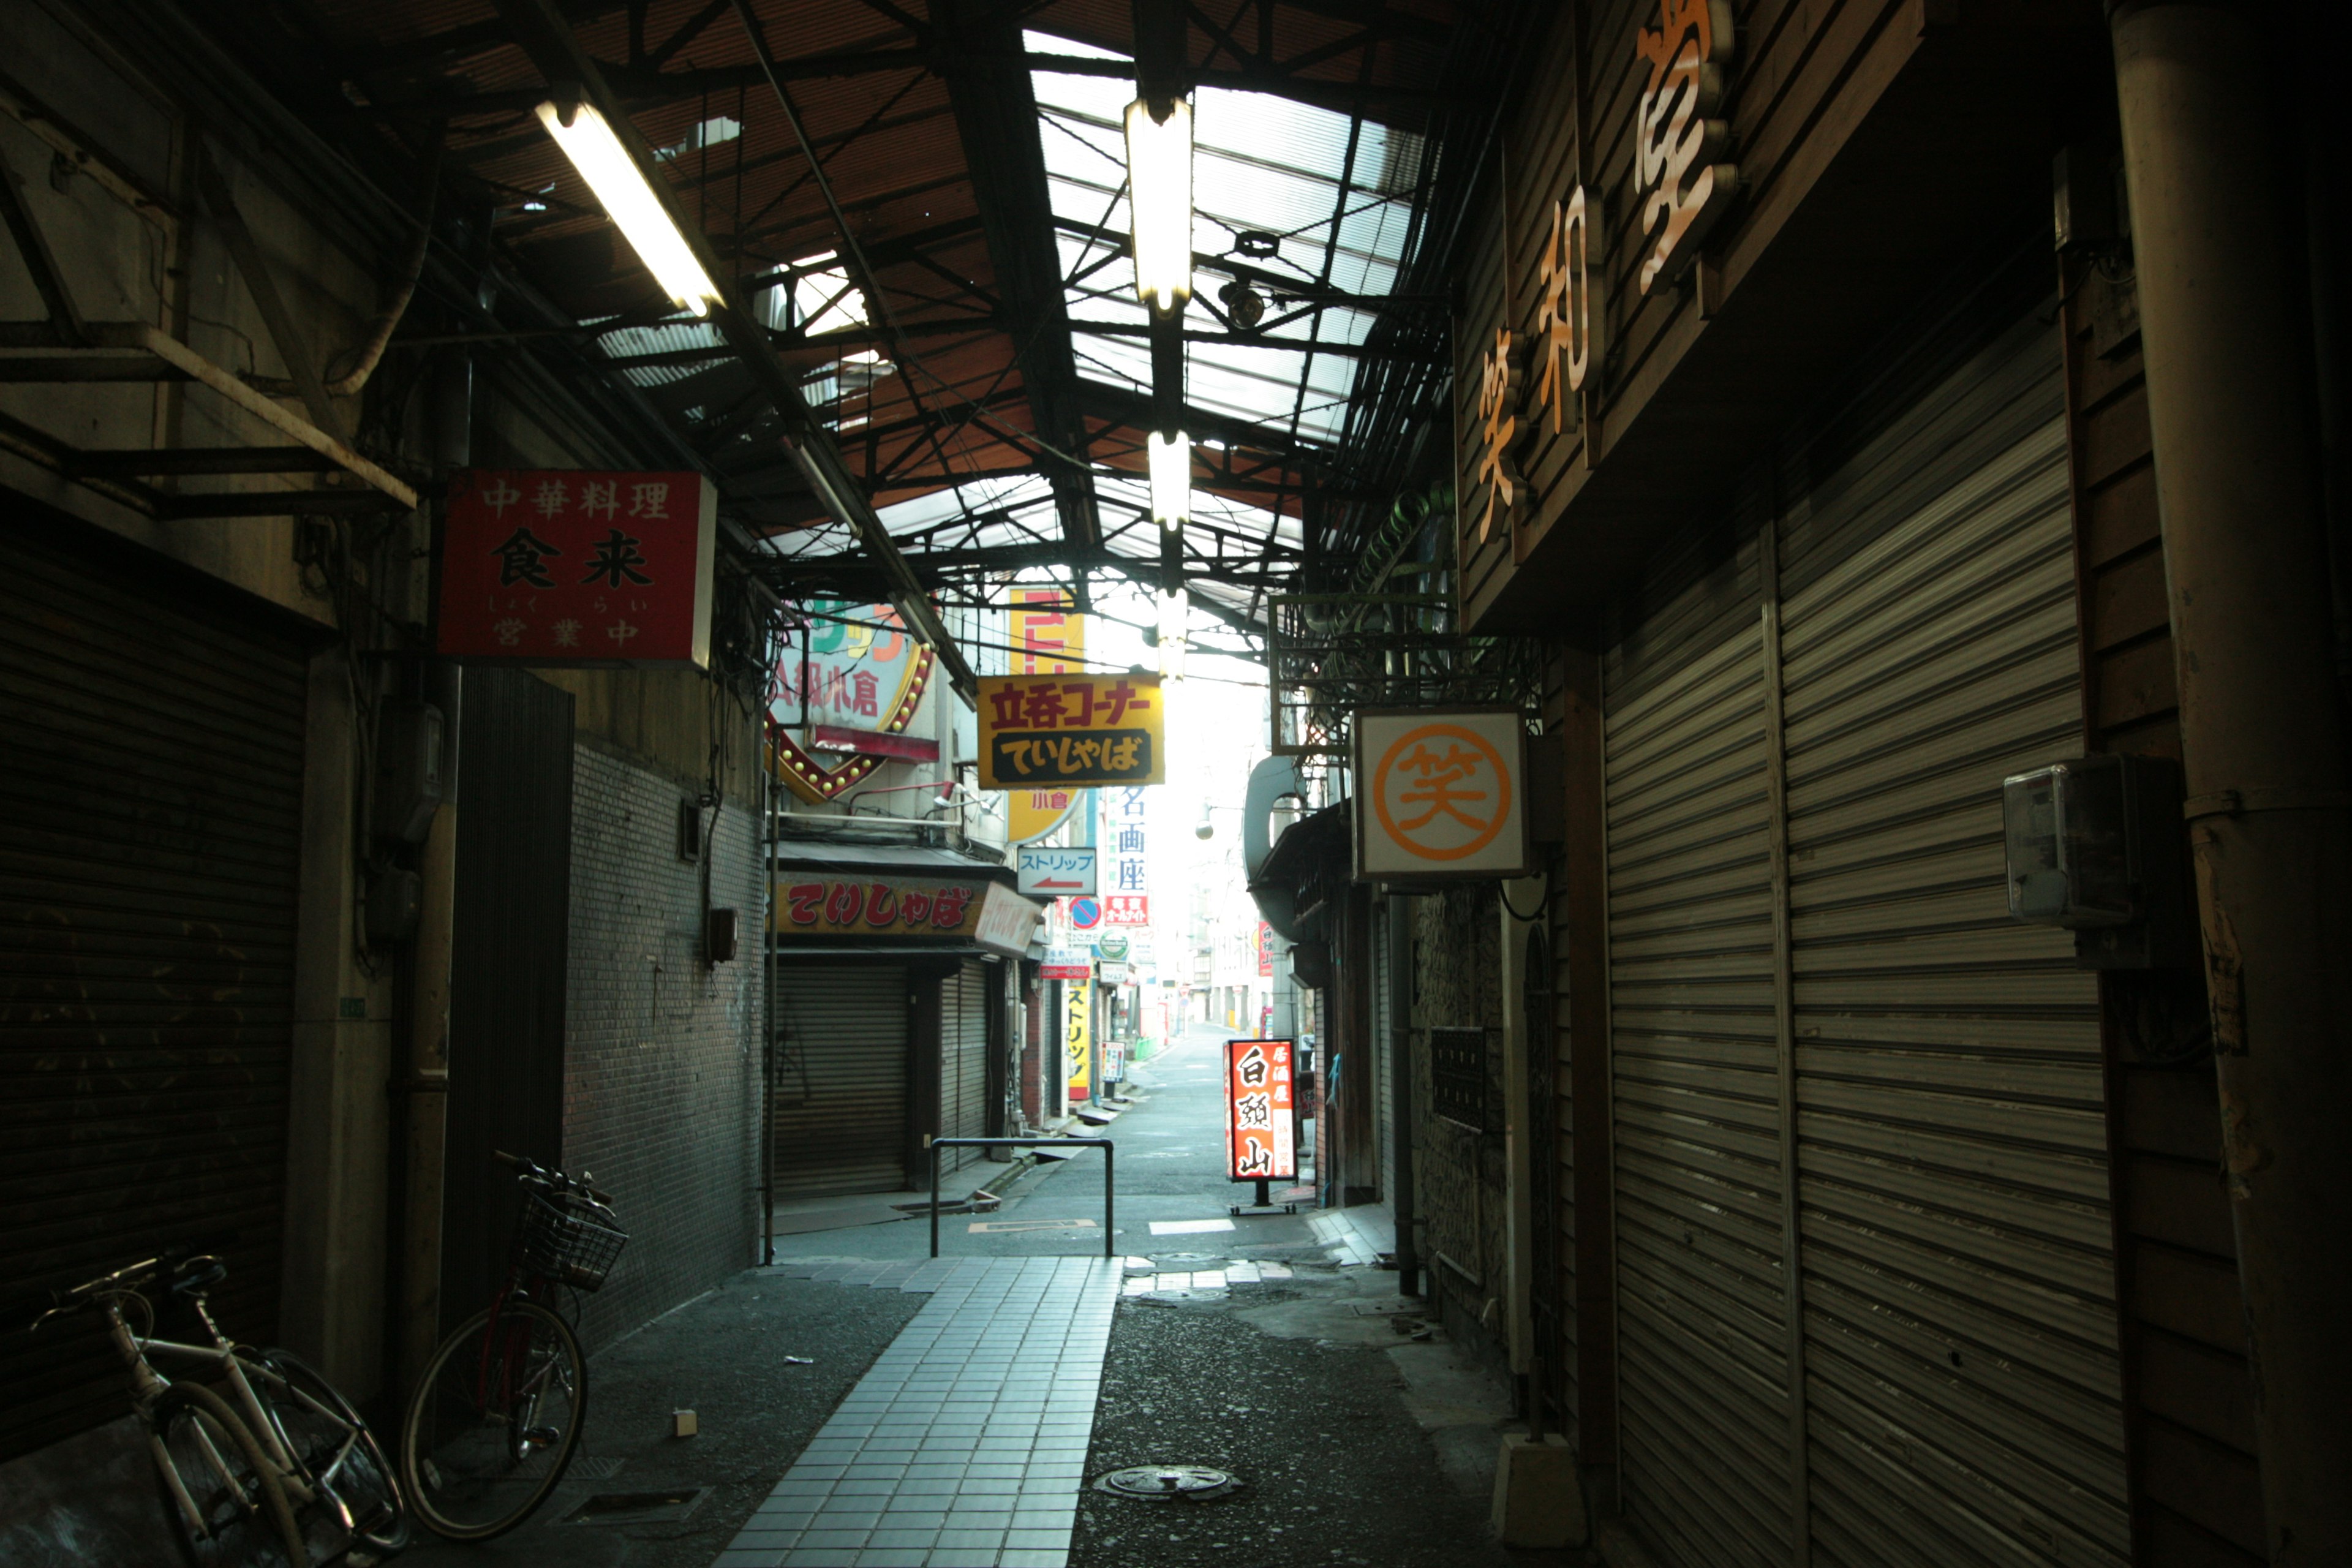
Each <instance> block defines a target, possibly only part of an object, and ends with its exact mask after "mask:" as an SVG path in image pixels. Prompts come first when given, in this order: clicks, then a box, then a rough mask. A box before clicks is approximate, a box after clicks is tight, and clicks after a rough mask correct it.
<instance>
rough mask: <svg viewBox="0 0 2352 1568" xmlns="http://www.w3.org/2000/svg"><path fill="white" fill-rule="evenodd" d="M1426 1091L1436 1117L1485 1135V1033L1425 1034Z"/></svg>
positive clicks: (1448, 1031)
mask: <svg viewBox="0 0 2352 1568" xmlns="http://www.w3.org/2000/svg"><path fill="white" fill-rule="evenodd" d="M1429 1059H1430V1073H1429V1090H1430V1098H1431V1100H1432V1102H1433V1105H1434V1108H1435V1110H1436V1111H1437V1114H1438V1115H1440V1116H1442V1117H1444V1119H1445V1120H1446V1121H1451V1122H1453V1123H1454V1125H1456V1126H1458V1127H1466V1128H1468V1129H1469V1130H1470V1131H1473V1132H1484V1131H1486V1030H1484V1029H1432V1030H1430V1031H1429Z"/></svg>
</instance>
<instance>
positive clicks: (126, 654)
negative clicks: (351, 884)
mask: <svg viewBox="0 0 2352 1568" xmlns="http://www.w3.org/2000/svg"><path fill="white" fill-rule="evenodd" d="M264 614H265V612H260V611H258V610H257V609H256V608H253V607H249V606H247V605H235V606H231V605H228V604H227V603H226V595H217V591H216V590H214V589H212V588H210V587H209V586H208V585H205V584H196V583H194V582H192V581H182V580H180V579H178V578H177V577H166V576H163V575H162V574H161V573H160V571H159V569H158V568H156V567H155V566H153V565H152V563H148V564H143V565H142V564H138V563H125V562H122V561H121V560H119V559H117V558H115V557H113V556H111V555H109V556H103V557H101V556H92V557H90V558H88V559H85V558H83V557H81V556H79V554H72V553H68V552H65V551H62V550H57V549H52V548H50V547H48V546H47V545H37V544H35V543H33V542H30V541H29V540H27V539H26V536H25V535H24V534H22V533H19V532H16V531H5V532H0V734H5V736H6V737H7V740H6V743H5V753H0V754H4V755H5V764H0V1280H5V1281H6V1282H7V1283H6V1284H5V1286H0V1293H6V1294H10V1295H13V1294H16V1293H18V1292H20V1291H22V1290H24V1289H29V1288H31V1287H33V1286H35V1285H46V1284H50V1283H55V1282H58V1279H60V1277H63V1276H81V1275H89V1274H96V1273H99V1272H100V1271H101V1270H103V1269H105V1268H111V1267H114V1266H117V1265H120V1264H121V1263H123V1262H126V1261H129V1260H130V1259H131V1258H136V1257H138V1256H139V1255H140V1254H141V1253H142V1252H143V1251H144V1250H146V1249H148V1248H150V1247H155V1246H158V1245H163V1244H168V1243H172V1242H179V1241H189V1240H200V1239H203V1238H205V1237H212V1236H215V1235H217V1234H219V1233H221V1232H226V1231H235V1232H236V1234H237V1237H238V1240H237V1242H236V1245H235V1246H233V1247H229V1248H227V1249H226V1253H227V1257H228V1259H229V1264H230V1274H229V1278H228V1280H227V1283H226V1285H225V1286H224V1287H223V1288H222V1289H220V1290H219V1291H217V1292H216V1293H215V1302H216V1305H217V1307H218V1309H219V1312H220V1317H221V1320H222V1321H223V1322H224V1323H226V1325H228V1327H229V1328H230V1329H231V1330H232V1331H234V1332H236V1334H237V1335H239V1336H240V1337H241V1338H245V1339H248V1340H251V1341H253V1342H258V1343H267V1342H268V1341H269V1340H270V1339H271V1338H273V1337H274V1334H275V1329H274V1324H275V1323H276V1321H277V1317H278V1246H279V1234H280V1225H281V1215H282V1210H283V1204H284V1197H285V1189H286V1118H287V1089H288V1079H289V1068H290V1063H291V1057H292V1029H293V985H294V947H295V931H296V924H297V918H296V897H297V887H298V879H299V861H300V854H301V823H302V764H303V745H304V735H303V731H304V709H305V700H306V688H307V670H308V660H307V656H306V654H305V652H304V650H303V649H302V647H300V646H299V644H297V643H296V642H295V641H294V640H293V638H292V637H289V636H287V635H284V634H282V633H278V632H277V631H275V630H273V629H271V628H270V626H268V623H267V622H266V621H265V620H264V618H263V616H264ZM0 1388H5V1389H6V1390H7V1391H8V1397H7V1399H6V1401H5V1403H0V1458H7V1457H9V1456H11V1455H14V1454H17V1453H22V1452H25V1451H26V1450H28V1449H31V1448H34V1447H40V1446H41V1445H43V1444H46V1443H48V1442H51V1441H54V1440H55V1439H57V1438H58V1437H62V1436H67V1435H68V1434H70V1433H73V1432H76V1431H79V1430H81V1429H83V1428H85V1427H88V1426H95V1425H97V1424H98V1423H100V1422H101V1421H105V1420H108V1419H110V1418H111V1417H113V1416H116V1415H121V1414H122V1413H123V1411H124V1410H125V1409H127V1408H128V1404H127V1399H126V1396H125V1394H124V1391H123V1383H122V1369H121V1363H119V1362H118V1361H117V1359H116V1358H115V1355H114V1352H113V1351H112V1349H111V1348H110V1346H109V1345H108V1344H107V1343H106V1342H105V1341H104V1339H103V1338H102V1337H101V1336H100V1334H99V1332H98V1331H97V1326H96V1323H95V1321H94V1320H88V1319H76V1320H73V1321H69V1322H68V1323H64V1324H58V1325H53V1326H52V1327H51V1328H49V1329H47V1330H44V1331H43V1332H42V1333H41V1334H40V1336H38V1337H37V1338H35V1337H34V1336H30V1335H26V1334H23V1333H16V1334H8V1335H0Z"/></svg>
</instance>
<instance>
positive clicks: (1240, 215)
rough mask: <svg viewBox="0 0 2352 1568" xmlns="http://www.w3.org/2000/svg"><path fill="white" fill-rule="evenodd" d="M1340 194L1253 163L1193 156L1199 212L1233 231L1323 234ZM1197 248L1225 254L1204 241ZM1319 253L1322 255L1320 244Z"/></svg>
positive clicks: (1204, 154)
mask: <svg viewBox="0 0 2352 1568" xmlns="http://www.w3.org/2000/svg"><path fill="white" fill-rule="evenodd" d="M1338 200H1339V186H1337V185H1335V184H1331V183H1329V182H1328V181H1326V180H1317V179H1311V178H1308V177H1307V176H1306V175H1303V174H1290V173H1287V172H1286V171H1284V170H1281V169H1269V168H1267V167H1266V166H1265V164H1263V163H1256V162H1254V161H1252V160H1250V159H1246V158H1234V157H1228V156H1226V155H1224V154H1223V153H1212V152H1209V151H1207V150H1205V149H1201V148H1196V149H1194V151H1193V153H1192V201H1193V204H1194V206H1195V208H1196V210H1197V211H1198V212H1199V214H1200V216H1202V217H1203V218H1206V219H1208V220H1209V221H1210V222H1212V223H1214V224H1216V225H1217V226H1219V227H1221V228H1223V229H1226V230H1228V231H1232V230H1238V229H1245V228H1255V229H1265V230H1269V231H1271V232H1273V233H1275V234H1279V235H1287V234H1289V233H1290V232H1291V231H1292V230H1294V229H1307V228H1320V227H1321V226H1325V225H1328V223H1329V221H1330V218H1331V214H1332V211H1333V208H1334V206H1335V205H1336V204H1337V202H1338ZM1319 238H1320V236H1319V235H1318V240H1319ZM1194 243H1195V245H1196V246H1197V247H1199V248H1200V249H1202V250H1210V251H1215V250H1222V249H1223V248H1224V246H1223V245H1221V244H1215V243H1206V244H1203V243H1202V242H1201V241H1200V240H1199V239H1196V240H1195V242H1194ZM1316 248H1317V249H1318V251H1319V249H1320V246H1319V244H1318V246H1317V247H1316Z"/></svg>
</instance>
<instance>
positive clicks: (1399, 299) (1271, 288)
mask: <svg viewBox="0 0 2352 1568" xmlns="http://www.w3.org/2000/svg"><path fill="white" fill-rule="evenodd" d="M1054 226H1055V227H1056V228H1058V229H1060V230H1061V231H1062V232H1063V233H1064V234H1075V235H1076V236H1078V237H1080V238H1082V239H1090V240H1092V241H1094V242H1095V243H1096V244H1097V245H1108V246H1109V247H1111V254H1113V255H1114V256H1124V255H1127V254H1128V253H1129V250H1130V249H1131V248H1132V247H1133V245H1134V241H1132V240H1131V239H1129V237H1127V236H1126V235H1123V234H1121V233H1119V232H1118V230H1117V229H1115V228H1105V227H1103V226H1101V225H1099V224H1091V223H1080V222H1079V221H1078V220H1077V219H1076V218H1068V217H1056V218H1055V220H1054ZM1192 266H1193V268H1195V269H1196V270H1198V271H1202V272H1215V273H1220V274H1222V275H1223V276H1224V277H1227V278H1238V279H1241V280H1242V281H1243V282H1244V283H1255V284H1256V285H1257V286H1258V287H1259V288H1261V289H1265V291H1266V292H1267V293H1269V294H1272V295H1274V296H1276V298H1277V299H1281V300H1297V301H1299V302H1300V303H1301V304H1307V305H1344V306H1346V307H1347V308H1348V309H1349V310H1366V311H1370V312H1373V313H1375V314H1384V315H1397V314H1403V313H1406V312H1407V311H1412V312H1419V311H1430V310H1452V309H1453V308H1454V301H1453V300H1451V299H1449V298H1448V297H1446V296H1445V295H1443V294H1350V293H1348V292H1346V291H1345V290H1342V289H1334V288H1331V287H1329V286H1328V284H1323V283H1318V282H1317V281H1316V280H1315V279H1312V278H1294V277H1292V276H1290V275H1289V274H1288V273H1285V272H1272V271H1268V270H1267V269H1266V268H1263V267H1252V266H1251V265H1250V264H1249V263H1248V262H1246V261H1236V260H1234V258H1232V257H1230V256H1213V255H1211V254H1210V253H1209V252H1207V251H1205V250H1196V251H1194V252H1193V253H1192ZM1401 306H1402V307H1404V308H1405V310H1399V309H1398V308H1399V307H1401Z"/></svg>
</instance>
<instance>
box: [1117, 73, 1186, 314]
mask: <svg viewBox="0 0 2352 1568" xmlns="http://www.w3.org/2000/svg"><path fill="white" fill-rule="evenodd" d="M1127 206H1128V214H1129V218H1130V220H1131V222H1132V223H1133V235H1134V239H1135V296H1136V298H1137V299H1139V300H1142V301H1143V302H1144V303H1145V304H1146V305H1148V306H1150V308H1151V309H1152V310H1155V311H1157V312H1158V313H1160V315H1163V316H1165V315H1171V314H1172V313H1174V312H1175V311H1178V310H1182V309H1183V308H1184V301H1185V300H1190V299H1191V298H1192V104H1191V103H1189V102H1187V101H1186V100H1183V99H1181V98H1180V99H1178V100H1176V107H1175V108H1174V109H1173V110H1171V111H1170V113H1169V116H1168V118H1167V119H1165V120H1154V119H1152V118H1151V110H1150V106H1148V105H1147V104H1145V103H1144V101H1143V100H1141V99H1138V100H1135V101H1134V102H1133V103H1130V104H1129V105H1128V106H1127Z"/></svg>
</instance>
